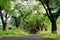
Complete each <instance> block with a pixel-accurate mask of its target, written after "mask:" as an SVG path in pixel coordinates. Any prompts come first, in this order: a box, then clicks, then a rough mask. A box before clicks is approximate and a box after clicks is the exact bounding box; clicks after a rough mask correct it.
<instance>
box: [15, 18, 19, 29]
mask: <svg viewBox="0 0 60 40" xmlns="http://www.w3.org/2000/svg"><path fill="white" fill-rule="evenodd" d="M17 20H18V19H17V18H15V25H16V28H18V21H17Z"/></svg>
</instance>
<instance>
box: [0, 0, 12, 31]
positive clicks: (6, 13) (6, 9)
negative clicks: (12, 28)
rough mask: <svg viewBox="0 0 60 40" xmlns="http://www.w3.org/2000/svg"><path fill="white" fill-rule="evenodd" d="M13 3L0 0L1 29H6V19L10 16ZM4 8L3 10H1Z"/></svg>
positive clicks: (8, 0)
mask: <svg viewBox="0 0 60 40" xmlns="http://www.w3.org/2000/svg"><path fill="white" fill-rule="evenodd" d="M12 8H13V5H12V3H11V1H10V0H0V17H1V20H2V24H3V30H4V31H5V30H7V20H8V18H9V17H10V13H11V11H12ZM3 10H4V12H2V11H3Z"/></svg>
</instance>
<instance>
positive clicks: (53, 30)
mask: <svg viewBox="0 0 60 40" xmlns="http://www.w3.org/2000/svg"><path fill="white" fill-rule="evenodd" d="M51 23H52V27H51V31H52V33H57V25H56V20H54V21H52V22H51Z"/></svg>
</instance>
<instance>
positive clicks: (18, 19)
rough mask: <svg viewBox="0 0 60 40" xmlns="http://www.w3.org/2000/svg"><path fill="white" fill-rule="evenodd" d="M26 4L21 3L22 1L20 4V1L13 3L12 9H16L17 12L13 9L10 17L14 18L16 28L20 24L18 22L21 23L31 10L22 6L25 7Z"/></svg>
mask: <svg viewBox="0 0 60 40" xmlns="http://www.w3.org/2000/svg"><path fill="white" fill-rule="evenodd" d="M26 6H27V5H22V3H21V4H20V3H17V4H15V7H14V10H17V11H18V12H16V11H15V12H14V13H15V15H14V14H13V15H12V18H14V20H15V25H16V28H18V27H19V26H20V24H21V25H22V24H23V22H25V18H26V17H27V16H28V15H30V14H31V12H32V11H31V9H30V8H26V9H25V8H24V7H26ZM28 10H29V11H28ZM17 16H18V17H17Z"/></svg>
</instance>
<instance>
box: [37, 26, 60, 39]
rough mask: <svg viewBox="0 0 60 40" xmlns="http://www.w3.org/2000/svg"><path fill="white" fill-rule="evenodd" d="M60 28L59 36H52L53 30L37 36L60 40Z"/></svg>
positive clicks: (40, 32) (42, 32)
mask: <svg viewBox="0 0 60 40" xmlns="http://www.w3.org/2000/svg"><path fill="white" fill-rule="evenodd" d="M59 28H60V27H58V30H57V32H58V33H57V34H52V33H51V30H50V29H49V30H48V31H39V32H38V33H37V35H39V36H42V37H45V38H54V39H56V40H60V29H59Z"/></svg>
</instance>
